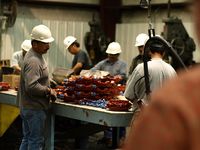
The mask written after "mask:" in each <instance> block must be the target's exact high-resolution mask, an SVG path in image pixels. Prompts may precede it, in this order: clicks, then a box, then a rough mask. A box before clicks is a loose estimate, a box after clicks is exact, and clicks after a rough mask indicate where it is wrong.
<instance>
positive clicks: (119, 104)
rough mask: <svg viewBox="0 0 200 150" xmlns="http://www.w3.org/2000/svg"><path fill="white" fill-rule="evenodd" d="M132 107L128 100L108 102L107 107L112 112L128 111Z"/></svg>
mask: <svg viewBox="0 0 200 150" xmlns="http://www.w3.org/2000/svg"><path fill="white" fill-rule="evenodd" d="M131 105H132V104H131V103H130V102H129V101H128V100H119V99H113V100H109V101H108V103H107V106H106V107H107V108H108V109H109V110H112V111H128V110H129V109H130V108H131Z"/></svg>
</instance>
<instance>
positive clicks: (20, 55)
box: [11, 40, 32, 74]
mask: <svg viewBox="0 0 200 150" xmlns="http://www.w3.org/2000/svg"><path fill="white" fill-rule="evenodd" d="M31 47H32V46H31V40H24V41H23V42H22V44H21V51H17V52H15V53H14V54H13V55H12V59H11V67H12V68H13V69H14V73H15V74H20V71H21V66H22V62H23V60H24V56H25V54H26V53H27V51H29V50H30V49H31Z"/></svg>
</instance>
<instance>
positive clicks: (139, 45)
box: [128, 33, 150, 76]
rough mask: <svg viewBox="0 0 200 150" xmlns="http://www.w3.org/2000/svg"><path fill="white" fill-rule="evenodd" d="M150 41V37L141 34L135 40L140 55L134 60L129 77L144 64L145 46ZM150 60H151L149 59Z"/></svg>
mask: <svg viewBox="0 0 200 150" xmlns="http://www.w3.org/2000/svg"><path fill="white" fill-rule="evenodd" d="M148 39H149V36H148V35H147V34H145V33H140V34H138V35H137V37H136V39H135V47H137V49H138V52H139V54H138V55H137V56H136V57H134V58H133V59H132V62H131V65H130V68H129V72H128V75H129V76H130V75H131V74H132V72H133V70H134V69H135V67H136V66H137V65H138V64H140V63H142V62H143V53H144V45H145V43H146V41H147V40H148ZM149 59H150V58H149Z"/></svg>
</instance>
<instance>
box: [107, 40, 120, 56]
mask: <svg viewBox="0 0 200 150" xmlns="http://www.w3.org/2000/svg"><path fill="white" fill-rule="evenodd" d="M121 52H122V50H121V46H120V45H119V43H117V42H112V43H110V44H109V45H108V48H107V50H106V53H108V54H119V53H121Z"/></svg>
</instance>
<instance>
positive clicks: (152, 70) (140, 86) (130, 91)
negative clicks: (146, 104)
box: [124, 59, 176, 101]
mask: <svg viewBox="0 0 200 150" xmlns="http://www.w3.org/2000/svg"><path fill="white" fill-rule="evenodd" d="M148 71H149V83H150V90H151V91H153V90H155V89H156V88H159V87H161V86H162V85H163V83H164V82H165V81H166V80H168V79H170V78H172V77H174V76H176V71H175V70H174V68H173V67H172V66H171V65H169V64H168V63H166V62H165V61H163V60H162V59H152V60H151V61H149V62H148ZM145 90H146V88H145V78H144V64H143V63H141V64H139V65H138V66H137V67H136V68H135V70H134V71H133V73H132V74H131V76H130V77H129V79H128V81H127V85H126V89H125V93H124V95H125V97H126V98H127V99H129V100H132V101H134V100H137V99H144V98H145Z"/></svg>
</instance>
